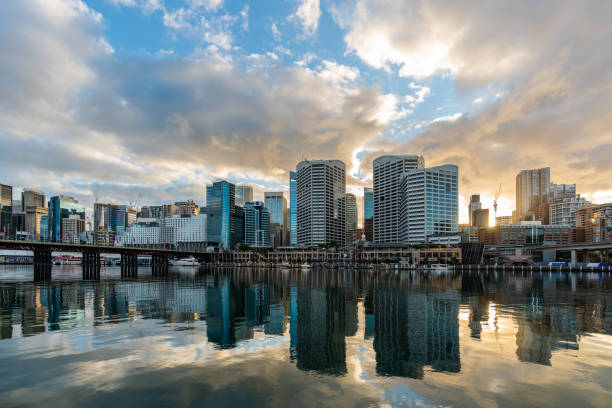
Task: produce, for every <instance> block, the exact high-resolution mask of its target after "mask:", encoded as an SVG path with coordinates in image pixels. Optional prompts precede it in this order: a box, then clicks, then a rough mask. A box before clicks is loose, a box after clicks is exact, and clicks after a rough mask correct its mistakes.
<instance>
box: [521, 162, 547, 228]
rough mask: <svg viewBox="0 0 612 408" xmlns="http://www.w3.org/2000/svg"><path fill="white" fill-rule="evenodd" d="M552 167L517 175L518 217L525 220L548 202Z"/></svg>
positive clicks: (525, 171) (523, 171) (526, 171)
mask: <svg viewBox="0 0 612 408" xmlns="http://www.w3.org/2000/svg"><path fill="white" fill-rule="evenodd" d="M549 191H550V167H545V168H542V169H533V170H522V171H521V172H520V173H519V174H517V175H516V215H517V217H519V218H521V219H523V217H525V216H526V215H528V214H529V213H535V211H536V209H537V208H538V206H539V205H540V204H541V203H544V202H547V201H548V194H549Z"/></svg>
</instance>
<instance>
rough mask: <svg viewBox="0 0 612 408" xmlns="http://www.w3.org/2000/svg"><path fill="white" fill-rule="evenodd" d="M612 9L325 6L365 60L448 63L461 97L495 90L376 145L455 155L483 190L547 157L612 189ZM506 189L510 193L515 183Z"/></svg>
mask: <svg viewBox="0 0 612 408" xmlns="http://www.w3.org/2000/svg"><path fill="white" fill-rule="evenodd" d="M611 14H612V3H610V2H574V1H570V0H566V1H552V0H551V1H540V2H535V3H534V2H531V1H518V2H512V3H503V2H501V3H492V4H489V5H487V6H483V5H482V3H481V2H478V1H465V2H460V3H458V2H454V1H450V0H449V1H447V0H432V1H419V0H414V1H396V2H393V1H377V0H355V1H346V2H344V3H343V4H341V5H340V6H337V7H335V8H333V9H332V15H333V17H334V19H335V21H337V22H338V24H339V25H340V27H341V28H342V30H343V31H344V40H345V44H346V50H347V52H349V53H354V54H355V55H356V56H358V57H359V58H360V59H361V60H363V61H364V62H365V63H367V64H369V65H370V66H372V67H375V68H377V69H381V70H387V71H389V72H397V74H399V75H400V76H403V77H410V78H425V77H439V76H442V77H446V75H448V74H450V79H452V81H453V82H454V85H455V90H456V91H457V93H458V94H459V96H461V95H462V94H468V95H469V94H470V93H471V92H473V91H476V92H479V93H480V94H483V93H487V94H488V93H490V94H491V95H495V98H494V99H493V100H492V101H491V104H489V105H486V106H485V105H484V104H481V105H480V108H481V110H479V111H478V112H477V113H476V114H474V115H470V116H469V117H466V116H462V117H461V119H460V120H457V119H459V114H455V115H447V116H444V117H440V118H436V119H434V120H433V121H430V124H429V125H428V126H425V125H423V122H419V124H420V125H423V126H422V127H421V129H420V133H418V134H417V135H416V136H414V137H411V138H410V139H409V140H406V141H402V142H400V143H398V144H395V145H393V146H392V147H389V146H388V145H387V143H388V142H387V141H385V143H382V142H381V144H380V146H379V150H378V152H383V151H389V150H390V151H394V152H396V153H420V152H423V153H424V154H425V158H426V163H427V164H428V165H435V164H441V163H455V164H458V165H459V166H460V174H461V189H462V192H463V194H466V195H467V194H470V193H478V192H480V193H483V194H485V193H488V194H489V195H491V196H492V195H493V192H494V190H495V188H496V186H498V185H499V182H500V181H501V182H503V183H504V185H505V186H513V185H514V181H513V180H514V176H515V175H516V173H517V172H519V171H520V170H521V169H530V168H537V167H544V166H550V167H551V172H552V178H553V179H554V180H555V181H556V182H560V183H574V182H576V183H577V184H578V189H579V190H580V191H581V192H583V193H588V192H593V191H603V192H604V193H600V196H601V197H604V196H607V193H606V192H607V191H610V190H611V189H612V185H611V184H610V181H609V180H612V167H610V166H609V159H606V158H609V157H610V156H611V155H612V150H611V148H610V146H612V114H611V113H610V112H609V109H607V108H606V107H609V106H611V103H612V85H611V84H612V76H611V75H610V70H609V67H610V66H612V48H610V47H609V42H610V40H611V39H612V26H611V25H610V24H609V22H608V21H607V20H606V17H604V16H609V15H611ZM406 21H410V24H406ZM404 98H405V99H404V101H405V102H408V103H414V102H416V101H417V97H416V95H409V96H407V97H404ZM473 102H474V103H476V104H477V103H479V102H480V98H477V99H475V100H474V101H473ZM450 120H452V121H450ZM417 127H419V126H418V125H417V126H415V128H417ZM374 150H375V149H374ZM376 154H377V152H376V151H375V152H374V153H373V155H376ZM606 161H607V164H606ZM505 191H506V194H508V195H510V197H506V199H507V202H513V195H514V189H513V188H506V189H505ZM511 210H512V208H504V209H503V211H504V212H506V213H509V211H511Z"/></svg>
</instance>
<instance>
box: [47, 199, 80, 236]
mask: <svg viewBox="0 0 612 408" xmlns="http://www.w3.org/2000/svg"><path fill="white" fill-rule="evenodd" d="M71 215H78V216H79V218H80V219H82V220H85V207H84V206H83V205H82V204H79V202H78V201H77V200H76V199H75V198H74V197H69V196H63V195H61V196H55V197H51V198H50V199H49V240H50V241H53V242H60V241H61V240H62V236H63V235H62V220H64V219H67V218H68V217H70V216H71ZM73 219H74V217H73Z"/></svg>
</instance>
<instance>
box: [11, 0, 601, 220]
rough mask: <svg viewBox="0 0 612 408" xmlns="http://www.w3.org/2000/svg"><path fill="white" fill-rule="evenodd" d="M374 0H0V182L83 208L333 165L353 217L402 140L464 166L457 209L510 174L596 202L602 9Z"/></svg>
mask: <svg viewBox="0 0 612 408" xmlns="http://www.w3.org/2000/svg"><path fill="white" fill-rule="evenodd" d="M377 3H378V2H377V1H374V0H368V1H366V0H356V1H345V2H340V3H336V2H331V1H308V0H304V1H288V2H282V3H280V4H279V5H277V6H275V7H274V9H272V7H271V6H269V5H265V4H259V3H253V2H251V3H249V2H238V1H236V2H234V1H231V2H230V1H222V0H209V1H176V2H167V1H156V2H152V1H144V0H142V1H141V0H133V1H132V0H100V1H80V0H70V1H68V0H48V1H31V2H26V3H23V2H16V1H5V2H2V4H1V5H0V26H2V27H3V30H4V31H3V32H6V34H7V35H3V36H1V39H0V50H2V51H4V52H5V53H8V54H10V55H12V56H13V57H15V58H10V59H1V60H0V72H2V74H3V75H2V80H0V81H1V83H0V84H1V85H2V87H3V89H4V90H5V91H6V92H5V93H4V94H3V97H2V101H1V102H2V103H1V104H0V126H1V127H2V129H3V131H2V132H0V142H2V143H3V146H6V149H5V151H4V156H3V160H1V161H0V173H1V174H2V175H3V182H8V183H11V184H12V185H13V186H15V192H16V194H18V193H19V191H20V189H21V188H37V189H40V190H42V191H45V193H46V194H47V196H53V195H57V194H67V195H71V196H74V197H75V198H77V199H78V200H79V201H80V202H82V203H84V204H85V205H86V206H87V207H88V208H89V207H91V205H92V204H93V202H94V201H95V197H99V198H100V200H101V201H104V202H117V203H128V202H131V201H135V200H136V197H137V196H138V194H142V196H143V197H144V200H143V203H142V204H147V203H149V204H154V203H160V202H170V201H174V200H187V199H194V200H197V201H198V202H202V201H203V195H202V192H201V190H202V186H203V185H205V184H209V183H211V182H213V181H214V179H216V178H224V179H228V180H229V181H231V182H233V183H236V184H250V185H253V186H254V189H255V198H256V199H262V195H263V194H262V193H263V191H264V190H268V191H280V190H282V191H285V192H288V188H287V186H286V184H287V183H286V180H287V179H288V175H289V171H291V170H292V169H294V166H295V163H297V162H299V161H300V159H301V158H303V157H307V158H311V159H339V160H342V161H343V162H345V163H346V164H347V192H349V193H353V194H355V195H356V197H357V198H358V203H359V207H360V210H359V211H360V213H361V211H362V209H361V200H360V199H359V198H361V196H362V191H363V186H370V185H371V177H372V159H373V158H374V157H378V156H380V155H383V154H418V155H423V156H424V158H425V160H426V161H427V163H428V165H430V166H436V165H441V164H445V163H453V164H456V165H458V166H459V167H460V168H461V180H460V181H459V184H460V185H459V189H460V197H459V199H460V202H459V208H460V222H465V221H466V220H467V209H466V205H467V202H468V201H469V196H470V195H471V194H480V195H481V201H482V203H483V207H485V208H491V204H492V202H493V198H494V192H495V190H496V189H497V186H498V185H499V183H500V182H501V183H502V184H503V189H502V194H501V197H500V200H499V211H498V215H509V214H510V212H511V210H512V209H513V207H514V200H513V198H514V194H513V193H514V189H513V187H512V186H513V184H514V178H515V176H516V173H517V172H518V171H519V170H521V169H530V168H542V167H548V166H551V167H554V169H553V173H552V174H551V181H553V182H556V183H560V182H562V183H567V182H569V183H576V184H577V185H578V188H579V189H580V191H581V194H582V196H584V197H585V198H586V199H588V200H589V201H591V202H607V201H612V189H611V186H610V184H609V182H608V180H610V179H611V178H612V169H610V166H608V165H607V164H608V161H607V160H608V158H609V157H610V156H611V155H612V151H611V150H610V149H611V148H612V147H611V146H612V144H610V140H611V139H612V137H611V135H610V130H609V129H610V126H609V119H608V117H609V116H608V115H607V112H606V111H605V106H608V105H609V101H610V90H609V88H608V87H606V81H607V79H606V78H607V76H606V67H608V66H610V59H611V57H612V55H611V52H609V51H608V49H609V47H607V46H606V44H607V42H606V40H607V38H609V37H610V31H611V30H612V28H610V27H609V24H607V22H606V21H605V18H604V16H606V15H609V14H610V13H609V12H608V11H610V10H605V8H609V7H611V6H610V5H609V4H606V3H603V4H600V3H595V2H593V3H586V4H578V3H576V2H569V1H568V2H561V3H559V2H539V4H537V5H535V4H532V3H531V2H524V3H520V4H518V5H517V7H518V8H519V9H520V10H521V11H522V12H521V13H516V12H513V10H514V8H507V7H510V6H509V5H504V4H499V5H496V6H495V7H490V8H487V9H484V10H483V9H482V8H480V7H478V6H477V4H476V2H474V3H472V2H467V3H465V4H462V6H461V7H459V6H457V5H456V4H453V3H449V4H446V3H444V2H428V3H427V5H426V6H424V5H420V4H418V3H417V2H397V3H395V4H393V2H391V3H388V4H387V5H386V7H377ZM356 6H359V7H356ZM549 9H555V10H557V12H556V13H552V14H551V13H549ZM365 16H368V18H366V17H365ZM398 16H402V17H401V18H398ZM405 16H409V19H410V22H411V24H410V30H408V31H405V30H406V27H405V24H404V21H405V18H406V17H405ZM500 16H504V18H502V19H501V21H500V18H499V17H500ZM489 21H498V24H494V25H493V24H489V23H488V22H489ZM543 22H544V24H543ZM126 26H129V27H131V28H130V30H129V31H126V29H125V27H126ZM517 27H521V30H519V29H518V28H517ZM542 27H547V29H546V30H544V29H543V28H542ZM9 34H10V35H9ZM484 37H486V38H487V42H486V43H483V42H482V41H478V39H479V38H484ZM43 38H44V41H45V42H44V44H45V46H44V47H40V46H39V42H38V41H39V40H41V39H43ZM559 55H562V56H563V58H560V57H559ZM41 66H44V67H45V68H46V70H45V72H44V74H42V73H41V72H40V71H39V68H38V67H41ZM313 90H314V92H313ZM198 95H200V96H198ZM201 95H208V96H210V98H205V99H202V97H201ZM209 101H214V103H212V104H211V103H210V102H209ZM298 107H299V108H298ZM287 118H291V120H290V121H289V120H287ZM243 147H247V148H243ZM26 153H27V154H26ZM24 156H25V157H24ZM491 217H492V215H491Z"/></svg>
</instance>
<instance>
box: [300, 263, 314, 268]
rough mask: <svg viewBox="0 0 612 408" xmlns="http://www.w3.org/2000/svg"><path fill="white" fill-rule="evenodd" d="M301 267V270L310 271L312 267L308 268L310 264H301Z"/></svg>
mask: <svg viewBox="0 0 612 408" xmlns="http://www.w3.org/2000/svg"><path fill="white" fill-rule="evenodd" d="M301 266H302V269H311V268H312V266H310V264H308V263H303V264H302V265H301Z"/></svg>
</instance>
